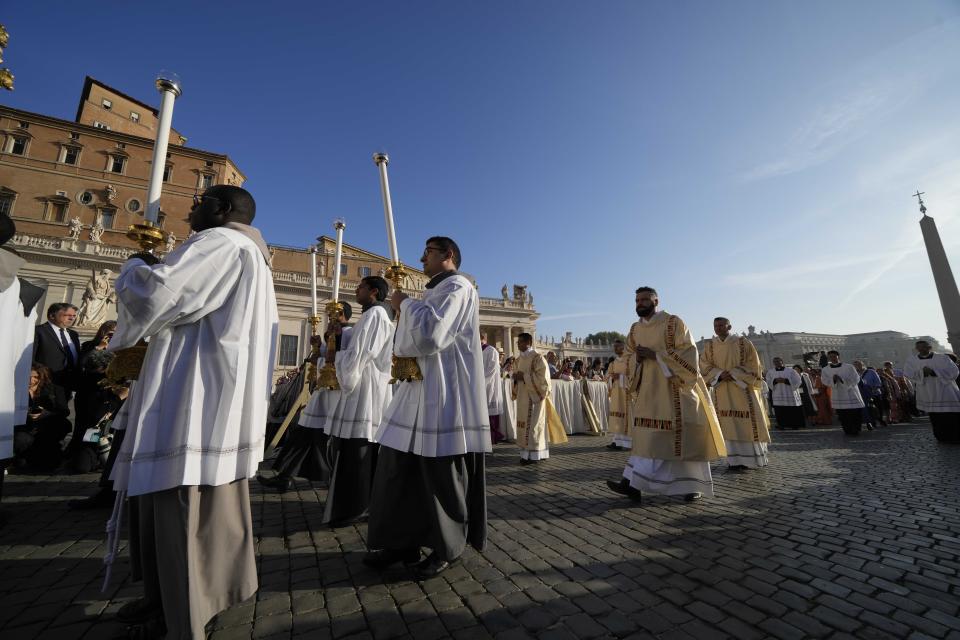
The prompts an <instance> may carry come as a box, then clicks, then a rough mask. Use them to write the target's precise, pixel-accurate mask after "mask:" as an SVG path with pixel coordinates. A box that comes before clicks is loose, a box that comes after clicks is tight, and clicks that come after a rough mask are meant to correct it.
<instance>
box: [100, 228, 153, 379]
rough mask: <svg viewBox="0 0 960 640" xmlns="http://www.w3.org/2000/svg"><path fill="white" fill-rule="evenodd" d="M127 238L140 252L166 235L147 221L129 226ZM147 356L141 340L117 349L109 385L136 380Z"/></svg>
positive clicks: (148, 248) (151, 249) (111, 363)
mask: <svg viewBox="0 0 960 640" xmlns="http://www.w3.org/2000/svg"><path fill="white" fill-rule="evenodd" d="M127 237H128V238H130V239H131V240H133V241H134V242H136V243H137V244H138V245H139V246H140V249H141V251H153V250H154V249H156V248H157V247H159V246H160V245H162V244H163V243H164V242H166V239H167V234H166V233H164V232H163V231H162V230H161V229H160V227H158V226H157V225H156V224H155V223H153V222H150V221H149V220H144V221H143V223H141V224H133V225H130V228H129V229H127ZM146 355H147V343H146V342H144V341H143V340H141V341H140V342H138V343H137V344H135V345H133V346H132V347H127V348H126V349H118V350H117V351H116V356H115V357H114V359H113V360H111V361H110V364H109V365H108V366H107V372H106V377H107V380H108V381H109V383H110V384H114V385H122V384H126V383H127V382H129V381H130V380H136V379H137V377H138V376H139V375H140V369H141V368H143V359H144V357H146Z"/></svg>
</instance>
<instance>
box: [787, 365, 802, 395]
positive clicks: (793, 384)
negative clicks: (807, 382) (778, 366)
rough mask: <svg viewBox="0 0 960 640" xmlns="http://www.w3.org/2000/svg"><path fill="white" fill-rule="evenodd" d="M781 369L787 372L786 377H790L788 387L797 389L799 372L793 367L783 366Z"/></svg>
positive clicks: (798, 386)
mask: <svg viewBox="0 0 960 640" xmlns="http://www.w3.org/2000/svg"><path fill="white" fill-rule="evenodd" d="M783 371H784V372H785V373H787V374H788V375H787V378H789V379H790V388H791V389H793V390H794V391H796V390H797V389H799V388H800V382H801V379H800V374H799V373H797V372H796V371H794V370H793V367H789V368H784V370H783Z"/></svg>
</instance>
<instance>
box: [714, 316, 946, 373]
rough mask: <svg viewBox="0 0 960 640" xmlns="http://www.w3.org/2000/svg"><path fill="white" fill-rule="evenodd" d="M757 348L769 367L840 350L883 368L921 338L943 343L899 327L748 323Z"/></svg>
mask: <svg viewBox="0 0 960 640" xmlns="http://www.w3.org/2000/svg"><path fill="white" fill-rule="evenodd" d="M745 335H746V336H747V338H749V339H750V341H751V342H752V343H753V345H754V346H755V347H756V348H757V353H758V354H759V356H760V361H761V362H762V363H763V367H764V368H765V369H766V368H768V367H772V366H773V359H774V358H783V361H784V362H785V363H786V364H788V365H793V364H802V363H803V362H804V359H805V358H806V359H807V360H808V361H810V362H812V364H813V365H814V366H817V365H818V362H819V360H818V358H819V355H818V354H819V353H820V352H821V351H830V350H831V349H833V350H836V351H839V352H840V357H841V358H842V359H843V361H844V362H853V361H854V360H863V362H864V363H865V364H867V365H868V366H872V367H877V368H879V367H880V366H882V365H883V363H884V362H886V361H888V360H889V361H891V362H893V364H894V366H895V367H897V368H900V367H902V366H903V363H904V362H905V361H906V359H907V357H909V356H911V355H913V354H914V353H916V351H915V349H914V344H915V343H916V341H917V340H926V341H927V342H929V343H930V344H931V345H933V348H934V350H935V351H937V352H939V353H943V352H944V349H943V345H941V344H940V343H939V342H937V340H936V339H934V338H933V337H931V336H909V335H907V334H906V333H901V332H899V331H872V332H870V333H853V334H849V335H834V334H828V333H806V332H803V331H800V332H796V331H782V332H779V333H771V332H769V331H760V332H759V333H758V332H757V331H756V327H754V326H752V325H751V326H750V327H748V332H747V333H746V334H745ZM705 342H706V339H704V338H701V339H700V341H699V342H697V348H698V349H700V352H701V353H703V345H704V343H705Z"/></svg>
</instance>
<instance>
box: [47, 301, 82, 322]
mask: <svg viewBox="0 0 960 640" xmlns="http://www.w3.org/2000/svg"><path fill="white" fill-rule="evenodd" d="M64 309H73V310H74V311H76V310H77V307H76V305H72V304H70V303H69V302H54V303H53V304H52V305H50V306H49V307H47V320H49V319H50V318H52V317H54V316H55V315H57V314H58V313H60V312H61V311H63V310H64Z"/></svg>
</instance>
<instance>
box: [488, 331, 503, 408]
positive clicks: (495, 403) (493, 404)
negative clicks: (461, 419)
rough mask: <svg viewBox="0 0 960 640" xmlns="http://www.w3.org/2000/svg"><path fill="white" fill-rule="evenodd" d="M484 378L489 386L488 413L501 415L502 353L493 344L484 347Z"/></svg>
mask: <svg viewBox="0 0 960 640" xmlns="http://www.w3.org/2000/svg"><path fill="white" fill-rule="evenodd" d="M483 380H484V382H485V383H486V387H487V413H488V414H489V415H491V416H499V415H500V414H501V413H503V384H502V383H501V378H500V353H499V352H498V351H497V350H496V348H495V347H493V346H491V345H487V346H486V347H484V349H483Z"/></svg>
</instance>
